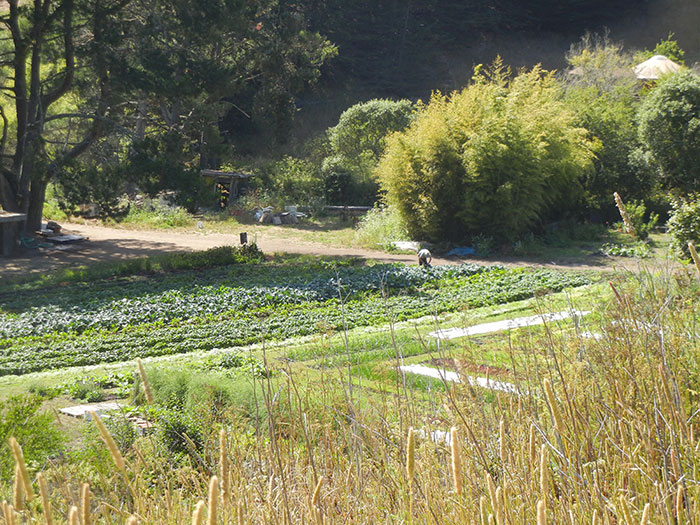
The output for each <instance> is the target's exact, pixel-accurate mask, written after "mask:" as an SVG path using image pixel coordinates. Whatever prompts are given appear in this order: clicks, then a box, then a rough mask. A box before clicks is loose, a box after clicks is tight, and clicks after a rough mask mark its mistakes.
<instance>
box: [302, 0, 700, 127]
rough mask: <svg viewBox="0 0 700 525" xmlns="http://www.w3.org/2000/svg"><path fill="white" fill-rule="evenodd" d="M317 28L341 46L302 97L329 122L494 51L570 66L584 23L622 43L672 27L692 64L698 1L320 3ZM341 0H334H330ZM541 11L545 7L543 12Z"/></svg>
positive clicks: (461, 78)
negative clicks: (570, 52) (318, 81)
mask: <svg viewBox="0 0 700 525" xmlns="http://www.w3.org/2000/svg"><path fill="white" fill-rule="evenodd" d="M322 4H323V6H324V7H323V8H321V7H318V6H315V8H314V9H311V11H310V13H309V15H310V19H311V20H312V23H313V26H312V27H313V28H314V29H315V30H317V31H319V32H321V33H323V34H324V35H326V36H328V37H329V38H330V39H331V40H332V41H333V42H334V43H335V44H336V45H337V46H338V48H339V54H338V57H337V58H336V59H335V60H333V61H332V63H331V64H330V65H328V66H326V67H325V70H324V74H323V76H322V79H321V84H320V87H319V88H318V89H315V90H314V91H313V92H308V93H306V94H305V95H303V96H301V97H299V99H298V101H297V103H298V106H299V107H300V109H301V115H302V117H304V119H306V122H307V124H305V125H304V127H307V126H308V122H309V121H311V122H312V124H311V126H312V127H315V126H318V127H320V128H323V127H325V126H330V125H333V124H334V123H335V122H336V121H337V117H338V115H339V114H340V113H341V112H342V111H343V110H344V109H345V108H347V107H348V106H349V105H351V104H353V103H355V102H357V101H360V100H367V99H369V98H373V97H389V98H404V97H405V98H409V99H418V98H423V99H425V98H426V97H428V96H429V95H430V93H431V92H432V91H435V90H439V91H443V92H445V91H447V92H449V91H452V90H454V89H458V88H460V87H463V86H464V85H465V84H467V83H468V82H469V79H470V78H471V75H472V69H473V66H474V65H475V64H479V63H484V64H486V63H490V62H491V61H492V60H493V59H494V58H495V57H496V56H497V55H500V56H502V57H503V58H504V61H505V63H506V64H510V65H511V66H512V67H514V68H516V69H517V68H520V67H531V66H533V65H534V64H537V63H541V64H542V65H543V66H544V67H546V68H549V69H561V68H563V67H565V66H566V62H565V58H564V57H565V54H566V52H567V50H568V49H569V48H570V46H571V44H572V43H574V42H576V41H578V40H579V39H580V37H581V36H582V35H584V34H585V33H586V32H593V33H604V32H605V31H606V30H607V31H609V36H610V38H611V39H612V40H614V41H619V42H622V43H623V44H624V46H625V47H626V48H627V49H643V48H651V47H653V46H654V45H655V44H656V43H657V42H659V41H660V40H663V39H664V38H666V37H667V36H668V35H669V33H671V32H673V33H674V35H675V37H674V38H675V39H676V40H677V41H678V43H679V45H680V46H681V47H682V48H683V49H684V50H685V51H686V61H687V63H688V64H689V65H692V64H693V63H695V62H697V61H700V35H699V34H698V32H697V30H696V29H697V27H698V24H700V3H698V2H696V1H694V0H646V1H640V2H633V1H629V0H616V1H611V2H599V1H597V0H568V1H566V2H549V1H548V0H538V1H537V2H520V1H515V0H513V1H510V2H505V1H504V2H492V3H491V4H490V5H488V6H487V7H483V6H482V3H480V2H471V3H470V2H466V3H465V2H442V3H440V4H438V3H437V2H433V1H425V2H419V3H417V2H412V3H407V4H404V3H401V2H390V1H382V2H374V3H372V5H371V6H370V7H366V6H365V5H364V3H363V2H357V1H353V2H342V4H341V3H339V2H324V3H322ZM336 4H338V5H336ZM545 13H546V16H545V15H544V14H545Z"/></svg>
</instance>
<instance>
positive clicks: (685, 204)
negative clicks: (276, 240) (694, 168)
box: [668, 193, 700, 258]
mask: <svg viewBox="0 0 700 525" xmlns="http://www.w3.org/2000/svg"><path fill="white" fill-rule="evenodd" d="M671 207H672V210H673V211H672V213H671V218H670V219H669V221H668V231H669V233H670V234H671V246H672V247H673V248H674V250H675V251H676V252H677V253H679V254H682V255H684V256H685V257H688V258H689V257H690V252H689V251H688V241H693V242H694V243H695V244H696V245H700V195H698V194H697V193H696V194H693V195H691V196H689V197H688V198H687V199H683V200H676V201H673V202H672V203H671Z"/></svg>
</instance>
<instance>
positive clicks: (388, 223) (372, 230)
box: [355, 207, 409, 248]
mask: <svg viewBox="0 0 700 525" xmlns="http://www.w3.org/2000/svg"><path fill="white" fill-rule="evenodd" d="M408 239H409V236H408V232H407V231H406V227H405V226H404V224H403V222H402V220H401V216H400V215H399V214H398V213H397V211H396V210H395V209H394V208H391V207H389V208H372V209H371V210H369V211H368V212H367V213H366V214H365V215H364V216H363V217H362V218H361V219H360V224H359V226H358V228H357V231H356V232H355V240H356V241H357V242H358V243H359V244H361V245H363V246H366V247H367V248H376V247H377V245H383V246H388V245H389V244H390V243H391V242H392V241H405V240H408Z"/></svg>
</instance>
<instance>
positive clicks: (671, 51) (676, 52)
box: [639, 33, 685, 66]
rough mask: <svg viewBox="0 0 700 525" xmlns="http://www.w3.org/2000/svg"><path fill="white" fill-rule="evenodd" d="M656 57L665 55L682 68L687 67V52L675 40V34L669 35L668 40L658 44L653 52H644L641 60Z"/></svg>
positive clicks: (646, 50)
mask: <svg viewBox="0 0 700 525" xmlns="http://www.w3.org/2000/svg"><path fill="white" fill-rule="evenodd" d="M656 55H663V56H665V57H666V58H669V59H671V60H673V61H674V62H675V63H677V64H680V65H681V66H684V65H685V51H683V49H681V46H679V45H678V41H676V40H673V33H669V34H668V38H667V39H666V40H662V41H661V42H659V43H658V44H656V46H655V47H654V49H652V50H651V51H649V50H648V49H645V50H644V51H642V52H641V53H640V54H639V58H641V59H642V60H647V59H649V58H651V57H653V56H656Z"/></svg>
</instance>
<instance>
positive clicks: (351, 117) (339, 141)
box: [328, 99, 414, 160]
mask: <svg viewBox="0 0 700 525" xmlns="http://www.w3.org/2000/svg"><path fill="white" fill-rule="evenodd" d="M413 113H414V107H413V103H412V102H411V101H410V100H405V99H404V100H387V99H373V100H369V101H367V102H361V103H359V104H355V105H354V106H351V107H350V108H348V109H346V110H345V111H344V112H343V113H342V115H340V119H339V120H338V124H336V125H335V126H334V127H332V128H330V129H329V130H328V139H329V141H330V145H331V148H332V150H333V152H334V153H335V154H336V155H342V156H343V157H346V158H348V159H355V158H358V157H360V156H362V155H365V154H366V153H367V152H370V153H371V154H372V156H373V158H374V159H375V160H376V159H378V158H379V156H380V155H381V153H382V151H383V150H384V146H385V140H386V137H387V135H389V134H390V133H392V132H394V131H401V130H403V129H405V128H406V127H407V126H408V125H409V124H410V123H411V121H412V120H413Z"/></svg>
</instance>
